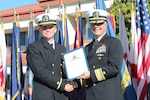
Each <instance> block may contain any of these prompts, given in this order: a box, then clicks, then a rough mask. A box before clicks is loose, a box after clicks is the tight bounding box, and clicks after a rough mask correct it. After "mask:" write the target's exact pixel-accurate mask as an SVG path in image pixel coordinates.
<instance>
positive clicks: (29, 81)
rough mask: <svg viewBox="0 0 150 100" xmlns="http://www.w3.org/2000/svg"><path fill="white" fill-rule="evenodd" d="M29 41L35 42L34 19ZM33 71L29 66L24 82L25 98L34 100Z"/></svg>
mask: <svg viewBox="0 0 150 100" xmlns="http://www.w3.org/2000/svg"><path fill="white" fill-rule="evenodd" d="M28 33H29V34H28V35H29V36H28V37H29V41H28V43H29V44H30V43H33V42H35V32H34V27H33V20H30V21H29V32H28ZM33 76H34V75H33V72H32V71H31V69H30V67H29V66H27V70H26V75H25V82H24V99H25V100H32V89H33Z"/></svg>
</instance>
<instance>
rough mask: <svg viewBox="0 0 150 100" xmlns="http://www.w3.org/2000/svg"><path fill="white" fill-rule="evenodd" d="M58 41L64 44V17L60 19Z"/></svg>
mask: <svg viewBox="0 0 150 100" xmlns="http://www.w3.org/2000/svg"><path fill="white" fill-rule="evenodd" d="M58 43H59V44H61V45H64V39H63V31H62V19H61V20H60V21H59V32H58Z"/></svg>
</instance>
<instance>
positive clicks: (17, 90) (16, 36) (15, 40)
mask: <svg viewBox="0 0 150 100" xmlns="http://www.w3.org/2000/svg"><path fill="white" fill-rule="evenodd" d="M22 75H23V72H22V60H21V50H20V27H19V23H17V22H16V21H14V22H13V33H12V47H11V80H10V82H11V83H10V84H11V87H10V99H11V100H22V83H23V76H22Z"/></svg>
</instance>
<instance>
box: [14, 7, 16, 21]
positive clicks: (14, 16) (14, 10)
mask: <svg viewBox="0 0 150 100" xmlns="http://www.w3.org/2000/svg"><path fill="white" fill-rule="evenodd" d="M14 20H16V10H15V9H14Z"/></svg>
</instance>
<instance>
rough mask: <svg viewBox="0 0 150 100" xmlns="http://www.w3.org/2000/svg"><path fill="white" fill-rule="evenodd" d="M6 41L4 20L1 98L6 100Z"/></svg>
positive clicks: (0, 47) (0, 48) (0, 43)
mask: <svg viewBox="0 0 150 100" xmlns="http://www.w3.org/2000/svg"><path fill="white" fill-rule="evenodd" d="M6 54H7V51H6V41H5V32H4V27H3V23H2V21H1V22H0V69H1V70H0V80H1V81H0V100H4V98H5V95H6V89H5V87H6V80H5V78H6V77H7V66H6Z"/></svg>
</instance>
